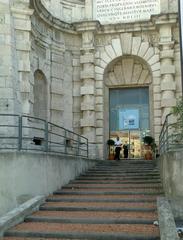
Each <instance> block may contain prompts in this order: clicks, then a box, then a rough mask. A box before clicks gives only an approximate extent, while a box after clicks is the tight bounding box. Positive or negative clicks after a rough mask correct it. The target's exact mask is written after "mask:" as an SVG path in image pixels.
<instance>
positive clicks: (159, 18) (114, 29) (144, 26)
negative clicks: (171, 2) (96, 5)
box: [31, 0, 178, 34]
mask: <svg viewBox="0 0 183 240" xmlns="http://www.w3.org/2000/svg"><path fill="white" fill-rule="evenodd" d="M31 6H32V7H33V9H34V10H35V12H36V14H37V15H38V16H39V17H40V18H41V19H42V20H43V21H44V22H45V23H47V24H48V25H49V26H50V27H51V28H56V29H58V30H61V31H63V32H68V33H72V34H78V33H82V32H84V31H94V32H96V33H97V34H113V33H123V32H139V31H155V30H157V26H160V25H162V24H172V25H176V24H177V23H178V14H177V13H167V14H158V15H153V16H151V19H150V20H148V21H139V22H135V23H134V22H132V23H118V24H106V25H101V24H100V22H99V21H96V20H93V21H92V20H91V21H86V20H84V19H83V21H81V22H75V23H72V24H71V23H66V22H64V21H61V20H59V19H58V18H56V17H54V16H52V15H51V13H50V12H49V11H48V10H47V9H46V8H45V7H44V5H43V4H42V2H41V0H31Z"/></svg>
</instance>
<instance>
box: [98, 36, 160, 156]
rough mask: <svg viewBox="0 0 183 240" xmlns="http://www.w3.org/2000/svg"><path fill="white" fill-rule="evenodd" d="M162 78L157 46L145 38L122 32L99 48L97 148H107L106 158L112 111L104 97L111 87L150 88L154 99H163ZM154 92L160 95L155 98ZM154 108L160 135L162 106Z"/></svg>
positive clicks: (154, 117)
mask: <svg viewBox="0 0 183 240" xmlns="http://www.w3.org/2000/svg"><path fill="white" fill-rule="evenodd" d="M125 66H128V69H131V70H130V71H126V69H125ZM106 74H108V75H106ZM106 76H107V77H106ZM160 78H161V73H160V56H159V51H158V49H157V48H156V47H153V46H151V45H150V43H149V42H147V41H143V40H142V38H141V36H133V34H132V33H122V34H120V35H119V36H118V37H117V38H114V39H112V40H111V43H110V44H109V45H105V46H101V47H100V46H99V47H98V49H97V53H96V66H95V80H96V88H97V94H96V109H97V117H96V123H97V124H96V139H97V145H98V146H100V147H99V148H101V147H102V148H103V151H104V152H103V156H105V152H106V139H107V137H108V133H107V131H106V124H105V123H107V122H108V121H109V119H108V116H107V115H106V114H104V113H105V112H107V111H108V110H107V109H106V106H108V100H107V99H108V96H107V94H105V95H104V93H106V88H109V87H110V86H113V87H115V86H120V87H130V86H134V85H136V86H144V85H146V86H147V85H149V86H150V95H151V100H153V98H156V99H160V98H161V90H160ZM119 79H120V81H119ZM154 83H155V84H154ZM154 92H155V93H156V94H155V95H154ZM152 96H153V97H152ZM158 101H159V100H158ZM152 102H153V101H152ZM150 108H151V110H152V114H156V116H153V117H152V118H153V119H154V121H155V119H157V120H156V121H157V123H156V125H155V124H154V123H151V129H152V128H153V126H154V125H155V127H156V131H157V132H158V131H159V129H160V125H161V122H160V116H159V114H160V112H161V106H160V104H159V102H158V103H157V106H156V109H155V108H153V107H152V106H150ZM104 119H105V121H104ZM102 122H103V124H102ZM152 130H153V129H152ZM154 132H155V131H154ZM100 153H102V149H100Z"/></svg>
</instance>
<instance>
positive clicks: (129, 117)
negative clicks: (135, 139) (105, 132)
mask: <svg viewBox="0 0 183 240" xmlns="http://www.w3.org/2000/svg"><path fill="white" fill-rule="evenodd" d="M128 129H129V130H131V129H139V109H120V110H119V130H128Z"/></svg>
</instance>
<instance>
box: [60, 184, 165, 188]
mask: <svg viewBox="0 0 183 240" xmlns="http://www.w3.org/2000/svg"><path fill="white" fill-rule="evenodd" d="M110 188H112V189H129V188H130V189H139V188H140V189H142V188H143V189H160V188H162V186H161V184H157V185H155V184H154V185H152V184H149V185H148V184H147V185H142V184H141V185H137V184H134V185H129V184H126V185H123V184H116V185H115V184H113V185H112V184H105V183H104V184H96V185H95V184H93V185H92V184H68V185H66V186H64V187H62V189H110Z"/></svg>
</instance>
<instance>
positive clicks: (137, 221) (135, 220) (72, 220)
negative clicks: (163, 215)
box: [25, 216, 154, 224]
mask: <svg viewBox="0 0 183 240" xmlns="http://www.w3.org/2000/svg"><path fill="white" fill-rule="evenodd" d="M25 222H47V223H65V224H66V223H72V224H74V223H81V224H83V223H85V224H153V222H154V220H152V219H146V218H144V219H143V218H118V219H116V218H110V219H106V218H100V219H99V218H77V217H75V218H64V217H39V216H30V217H27V218H26V219H25Z"/></svg>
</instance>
